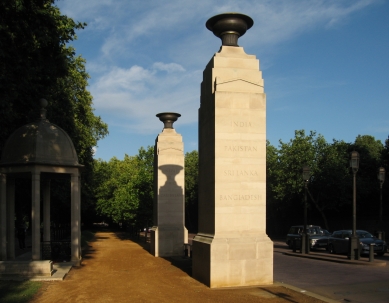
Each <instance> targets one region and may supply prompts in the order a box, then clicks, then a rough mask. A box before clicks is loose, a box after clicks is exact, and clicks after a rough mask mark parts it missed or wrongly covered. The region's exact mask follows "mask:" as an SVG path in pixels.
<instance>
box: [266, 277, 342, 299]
mask: <svg viewBox="0 0 389 303" xmlns="http://www.w3.org/2000/svg"><path fill="white" fill-rule="evenodd" d="M273 285H274V286H283V287H285V288H288V289H291V290H293V291H295V292H299V293H301V294H304V295H306V296H308V297H312V298H315V299H319V300H321V301H324V302H327V303H339V301H337V300H334V299H330V298H327V297H324V296H321V295H318V294H315V293H313V292H310V291H307V290H304V289H301V288H298V287H295V286H292V285H289V284H285V283H283V282H277V281H274V283H273Z"/></svg>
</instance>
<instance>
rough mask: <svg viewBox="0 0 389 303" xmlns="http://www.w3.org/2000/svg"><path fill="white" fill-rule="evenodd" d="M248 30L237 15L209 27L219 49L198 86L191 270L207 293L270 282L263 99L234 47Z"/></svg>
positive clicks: (257, 76) (250, 65) (251, 58)
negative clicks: (196, 228) (208, 289)
mask: <svg viewBox="0 0 389 303" xmlns="http://www.w3.org/2000/svg"><path fill="white" fill-rule="evenodd" d="M252 25H253V20H252V19H251V18H250V17H248V16H245V15H242V14H237V13H228V14H222V15H217V16H214V17H212V18H211V19H209V20H208V21H207V23H206V26H207V28H208V29H209V30H211V31H213V33H214V34H215V35H216V36H218V37H220V38H221V39H222V42H223V45H222V47H221V48H220V51H219V52H218V53H216V54H215V55H214V56H213V58H212V59H211V60H210V61H209V63H208V65H207V66H206V68H205V70H204V73H203V82H202V84H201V104H200V109H199V231H198V234H197V235H196V236H195V238H194V240H193V269H192V272H193V277H194V278H195V279H197V280H199V281H201V282H203V283H204V284H206V285H208V286H209V287H212V288H213V287H215V288H217V287H238V286H250V285H263V284H272V283H273V243H272V241H271V240H270V239H269V237H268V236H267V234H266V96H265V93H264V88H263V84H264V83H263V79H262V73H261V71H260V70H259V61H258V60H257V59H256V57H255V55H248V54H246V53H245V52H244V50H243V48H242V47H239V46H238V44H237V40H238V37H239V36H242V35H243V34H244V33H245V32H246V30H247V29H249V28H250V27H251V26H252Z"/></svg>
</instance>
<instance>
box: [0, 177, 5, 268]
mask: <svg viewBox="0 0 389 303" xmlns="http://www.w3.org/2000/svg"><path fill="white" fill-rule="evenodd" d="M0 182H1V183H0V261H6V260H7V175H6V174H0Z"/></svg>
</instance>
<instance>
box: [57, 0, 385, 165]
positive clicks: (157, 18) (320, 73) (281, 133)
mask: <svg viewBox="0 0 389 303" xmlns="http://www.w3.org/2000/svg"><path fill="white" fill-rule="evenodd" d="M56 5H57V6H58V7H59V8H60V10H61V12H62V13H63V14H65V15H67V16H69V17H71V18H73V19H74V20H75V21H80V22H86V23H87V24H88V25H87V26H86V27H85V29H83V30H79V31H77V37H78V39H77V40H75V41H72V42H71V43H69V44H70V45H72V46H73V47H75V49H76V54H77V55H81V56H82V57H83V58H85V59H86V69H87V72H88V73H89V75H90V76H91V78H90V79H89V87H88V90H89V91H90V92H91V94H92V96H93V107H94V109H95V111H94V112H95V114H96V115H98V116H101V118H102V120H103V121H104V122H105V123H107V124H108V128H109V135H108V136H107V137H106V138H104V139H102V140H100V141H99V143H98V146H97V147H96V152H95V158H96V159H97V158H100V159H103V160H105V161H108V160H110V159H111V158H112V157H116V158H118V159H123V158H124V155H125V154H127V155H130V156H131V155H136V154H137V153H138V150H139V148H140V147H145V148H146V147H147V146H153V145H154V143H155V139H156V137H157V136H158V134H159V133H160V132H161V131H162V128H163V124H162V122H161V121H159V119H158V118H157V117H156V114H158V113H161V112H176V113H180V114H181V117H180V118H179V119H178V120H177V122H175V123H174V128H175V129H176V131H177V132H178V133H179V134H181V135H182V136H183V141H184V149H185V153H186V152H191V151H193V150H197V148H198V133H197V130H198V108H199V106H200V83H201V82H202V72H203V70H204V68H205V66H206V64H207V63H208V62H209V60H210V59H211V58H212V57H213V55H214V54H215V53H216V52H218V50H219V48H220V46H221V41H220V39H219V38H218V37H216V36H214V35H213V33H212V32H210V31H209V30H208V29H207V28H206V27H205V23H206V21H207V20H208V19H209V18H211V17H212V16H214V15H217V14H221V13H225V12H239V13H242V14H245V15H248V16H250V17H251V18H252V19H253V20H254V25H253V27H252V28H251V29H249V30H248V31H247V32H246V34H245V35H244V36H242V37H240V38H239V41H238V43H239V46H241V47H243V48H244V50H245V52H246V53H247V54H251V55H256V57H257V59H259V61H260V69H261V71H262V74H263V78H264V81H265V93H266V102H267V109H266V117H267V125H266V127H267V139H268V140H269V141H270V143H271V144H272V145H273V146H275V147H278V146H279V142H280V140H281V141H282V142H288V141H289V140H291V139H292V138H294V132H295V130H301V129H303V130H305V131H306V132H307V133H309V132H310V131H316V133H317V134H321V135H323V136H324V137H325V139H326V140H327V141H328V142H330V143H331V142H332V140H333V139H335V140H344V141H346V142H349V143H352V142H354V141H355V138H356V137H357V136H358V135H371V136H373V137H375V138H376V139H377V140H381V141H382V142H383V143H384V142H385V139H387V138H388V135H389V111H388V109H389V18H388V16H389V1H387V0H294V1H290V0H239V1H238V0H235V1H232V0H225V1H219V0H213V1H211V0H196V1H193V0H165V1H162V0H98V1H96V0H82V1H80V0H58V1H57V2H56Z"/></svg>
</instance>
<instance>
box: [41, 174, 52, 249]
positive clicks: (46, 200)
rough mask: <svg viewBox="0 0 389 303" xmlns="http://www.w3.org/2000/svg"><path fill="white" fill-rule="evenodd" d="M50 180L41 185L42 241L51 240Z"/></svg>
mask: <svg viewBox="0 0 389 303" xmlns="http://www.w3.org/2000/svg"><path fill="white" fill-rule="evenodd" d="M50 183H51V182H50V179H47V180H45V182H44V183H43V241H45V242H49V241H50V239H51V234H50V233H51V230H50Z"/></svg>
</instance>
